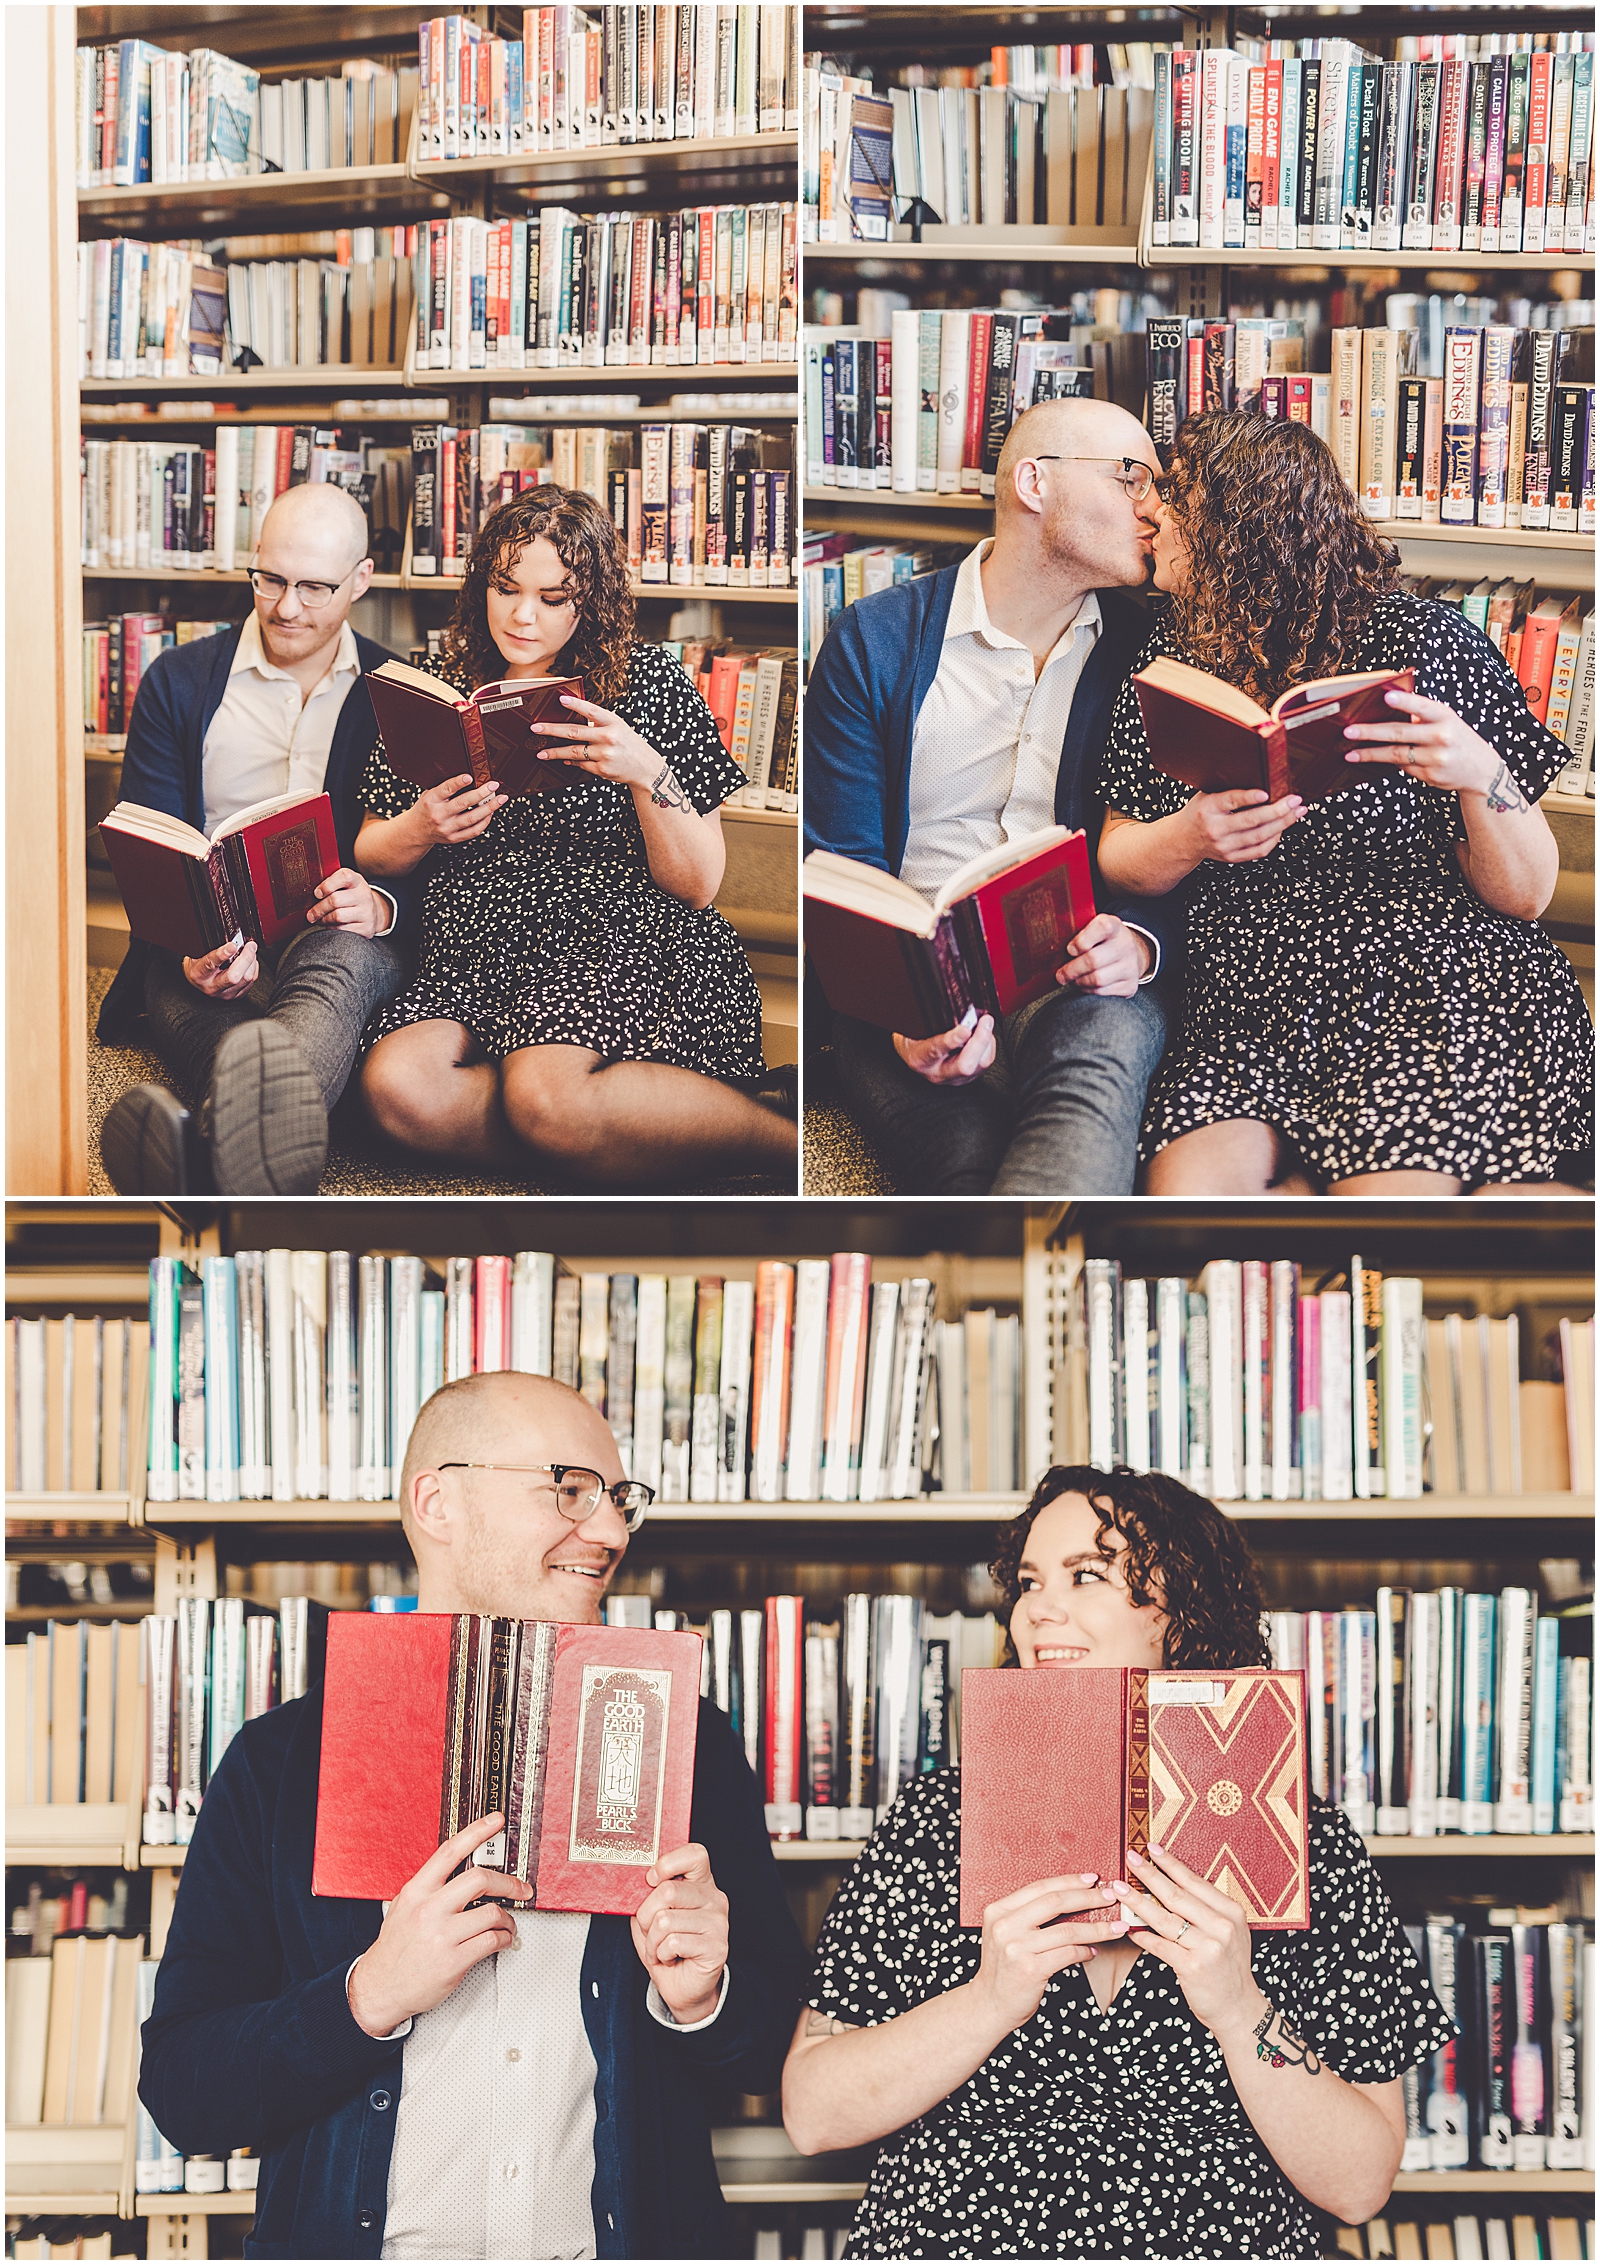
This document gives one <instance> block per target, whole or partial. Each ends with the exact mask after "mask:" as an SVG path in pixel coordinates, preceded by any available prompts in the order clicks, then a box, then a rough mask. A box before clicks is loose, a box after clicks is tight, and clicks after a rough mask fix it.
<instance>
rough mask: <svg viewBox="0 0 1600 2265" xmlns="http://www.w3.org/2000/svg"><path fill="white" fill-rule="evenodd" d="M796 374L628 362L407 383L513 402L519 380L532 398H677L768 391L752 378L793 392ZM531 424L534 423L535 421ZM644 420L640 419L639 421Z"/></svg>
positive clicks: (793, 365)
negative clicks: (666, 393)
mask: <svg viewBox="0 0 1600 2265" xmlns="http://www.w3.org/2000/svg"><path fill="white" fill-rule="evenodd" d="M799 375H800V365H799V363H798V362H797V361H792V362H684V363H681V364H680V363H668V362H629V363H619V364H615V365H613V366H612V367H611V368H609V369H599V370H595V369H565V370H528V369H523V370H505V369H499V370H418V371H417V372H416V373H415V375H414V376H413V378H412V380H411V383H412V385H413V386H414V387H415V389H416V391H417V392H419V393H438V392H441V391H447V390H448V389H449V388H450V387H451V386H459V385H492V386H494V387H496V388H497V390H498V391H500V392H501V393H504V394H506V395H507V396H508V397H509V398H515V395H516V392H517V390H518V389H517V386H516V384H515V383H514V382H513V381H515V380H516V379H519V378H520V379H521V380H522V381H523V383H522V387H521V390H522V392H524V393H529V394H532V395H533V396H534V397H535V398H537V397H538V396H539V395H540V394H542V393H547V392H549V391H550V390H551V389H552V388H557V387H561V386H573V387H576V388H578V389H579V390H581V391H583V392H585V393H603V392H604V391H605V389H606V388H607V386H616V387H617V389H618V390H619V391H620V392H629V391H631V390H632V389H633V387H635V386H637V385H642V384H645V383H648V384H650V385H665V386H670V387H671V388H672V390H673V391H674V392H676V393H708V392H709V393H760V392H764V391H765V390H767V389H766V388H765V387H763V386H761V385H759V384H757V385H752V384H751V382H750V381H751V379H752V378H758V379H759V378H767V377H770V378H773V379H775V380H776V381H777V383H778V385H779V386H783V385H788V386H789V387H790V388H794V387H797V386H798V384H799ZM796 413H798V412H796ZM660 414H661V412H660V411H659V410H658V411H656V412H655V415H656V417H657V419H659V417H660ZM530 421H532V422H537V420H536V419H534V420H530ZM644 421H645V420H644V417H643V415H642V414H641V418H640V422H641V423H643V422H644Z"/></svg>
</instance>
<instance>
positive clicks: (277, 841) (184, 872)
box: [100, 794, 340, 959]
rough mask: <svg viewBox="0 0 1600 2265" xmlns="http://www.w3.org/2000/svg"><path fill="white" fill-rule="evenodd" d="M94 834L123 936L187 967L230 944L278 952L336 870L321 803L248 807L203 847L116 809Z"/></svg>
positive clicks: (328, 812) (186, 830) (298, 797)
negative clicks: (242, 942) (126, 930)
mask: <svg viewBox="0 0 1600 2265" xmlns="http://www.w3.org/2000/svg"><path fill="white" fill-rule="evenodd" d="M100 834H101V839H102V840H103V841H104V843H105V845H106V856H107V857H108V858H109V860H110V863H111V871H112V874H113V875H114V877H115V879H116V884H117V887H118V889H119V890H120V891H121V894H122V901H123V904H124V906H125V907H126V908H127V914H128V925H129V927H130V928H131V929H132V931H133V933H134V934H135V935H136V936H137V937H139V938H140V939H141V941H142V942H144V943H147V944H159V945H161V946H162V947H163V948H164V949H165V950H167V951H169V952H181V953H184V954H186V955H187V956H188V957H190V958H193V959H198V958H199V957H200V956H201V955H202V954H203V953H205V952H211V951H215V950H216V948H217V946H218V945H219V944H226V943H227V942H228V941H229V940H230V939H231V938H232V937H234V936H237V935H242V936H244V937H245V938H246V939H247V940H252V941H254V942H255V943H257V944H281V943H282V941H283V939H284V938H285V937H286V936H292V935H294V934H295V933H296V931H297V930H298V929H300V928H301V927H303V926H304V924H305V916H306V908H307V906H308V905H309V904H310V902H311V899H312V895H313V893H314V891H315V889H316V886H317V883H318V882H319V881H322V880H325V879H326V877H327V876H328V874H330V873H335V872H337V871H338V869H339V862H340V860H339V843H338V839H337V837H336V835H335V833H334V830H333V805H332V803H331V802H330V801H329V800H328V797H327V796H326V795H325V794H313V795H304V794H281V795H277V796H275V797H274V798H273V799H272V800H271V801H269V802H255V803H252V804H251V805H250V807H249V809H248V810H239V811H236V812H235V813H234V815H233V816H232V817H231V818H226V819H224V820H223V821H222V823H221V824H220V825H219V826H218V827H217V828H216V829H215V831H214V832H213V834H212V835H211V836H210V837H209V839H208V837H207V836H206V835H204V834H203V833H201V832H200V831H199V829H198V827H195V826H188V825H185V824H184V822H183V820H182V819H181V818H173V817H171V816H169V815H168V813H167V812H166V811H165V810H149V809H146V808H145V806H144V805H143V804H142V803H138V802H119V803H118V804H117V806H116V808H115V809H114V810H113V811H112V812H111V813H110V815H109V816H108V817H106V818H103V819H102V820H101V821H100Z"/></svg>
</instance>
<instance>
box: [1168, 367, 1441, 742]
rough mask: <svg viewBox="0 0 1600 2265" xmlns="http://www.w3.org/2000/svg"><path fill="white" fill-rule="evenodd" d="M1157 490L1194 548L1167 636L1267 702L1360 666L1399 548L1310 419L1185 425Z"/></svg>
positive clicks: (1215, 414) (1239, 417)
mask: <svg viewBox="0 0 1600 2265" xmlns="http://www.w3.org/2000/svg"><path fill="white" fill-rule="evenodd" d="M1162 495H1163V501H1164V502H1165V504H1166V506H1167V508H1168V509H1169V510H1170V511H1171V513H1172V516H1173V518H1174V520H1175V521H1176V522H1177V527H1178V532H1179V533H1180V534H1181V535H1182V537H1183V540H1184V543H1185V545H1186V547H1187V549H1188V553H1189V577H1188V580H1189V586H1188V588H1187V590H1185V591H1183V592H1181V593H1180V594H1178V595H1175V596H1174V598H1173V600H1172V609H1171V613H1170V615H1169V620H1170V623H1171V627H1172V631H1173V634H1174V636H1175V638H1176V640H1177V642H1178V644H1179V645H1180V646H1181V647H1182V649H1183V651H1184V652H1185V653H1186V654H1187V655H1188V656H1189V658H1190V659H1191V660H1192V661H1193V662H1194V663H1195V665H1196V666H1197V667H1199V668H1204V669H1209V670H1210V672H1211V674H1212V675H1213V676H1220V677H1222V678H1223V679H1224V681H1225V682H1227V683H1229V684H1233V685H1237V686H1238V688H1239V690H1240V691H1241V692H1248V693H1249V694H1250V696H1251V698H1252V699H1255V700H1259V701H1261V702H1262V703H1264V704H1265V703H1269V702H1271V701H1273V700H1275V699H1276V698H1277V697H1278V695H1279V693H1280V692H1286V691H1287V690H1288V688H1289V686H1290V685H1291V684H1303V683H1306V682H1307V681H1308V680H1311V679H1314V678H1316V677H1320V676H1337V675H1338V674H1339V673H1340V672H1341V671H1342V670H1344V669H1348V668H1351V667H1354V665H1355V654H1356V646H1357V644H1358V642H1359V640H1360V637H1361V632H1362V629H1363V627H1364V626H1365V623H1366V620H1367V617H1368V615H1369V614H1370V613H1371V611H1372V609H1373V607H1374V605H1376V603H1377V602H1378V600H1379V599H1380V598H1382V597H1386V596H1388V595H1389V594H1390V593H1391V592H1393V591H1394V590H1396V589H1398V587H1399V571H1400V554H1399V552H1398V551H1397V550H1396V549H1395V547H1394V545H1393V544H1392V543H1389V542H1385V541H1384V540H1383V538H1382V537H1381V536H1379V535H1376V534H1374V533H1373V531H1372V528H1371V526H1370V525H1369V524H1368V522H1367V521H1366V519H1364V518H1363V517H1362V513H1361V507H1360V505H1359V504H1358V503H1357V501H1356V499H1355V497H1354V496H1353V495H1352V494H1351V492H1350V489H1349V486H1348V484H1347V483H1346V481H1345V478H1344V475H1343V474H1342V473H1341V472H1340V470H1339V467H1338V465H1337V463H1336V462H1335V461H1334V456H1333V451H1332V450H1331V449H1330V448H1329V447H1328V445H1327V443H1326V442H1325V441H1321V440H1318V438H1317V436H1316V434H1315V433H1314V432H1312V430H1311V428H1310V426H1309V425H1302V424H1291V423H1289V422H1288V421H1287V420H1286V419H1273V420H1269V419H1267V418H1265V417H1258V416H1254V415H1251V414H1249V413H1247V412H1246V411H1245V410H1242V409H1229V410H1225V411H1212V412H1209V413H1208V414H1206V415H1204V416H1199V417H1191V418H1189V419H1188V420H1187V421H1186V422H1185V423H1184V424H1182V425H1180V426H1179V428H1178V433H1177V437H1176V439H1175V441H1174V442H1173V448H1172V462H1171V466H1170V468H1169V470H1168V472H1167V475H1166V478H1165V480H1164V482H1163V484H1162Z"/></svg>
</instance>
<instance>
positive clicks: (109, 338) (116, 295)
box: [106, 236, 125, 377]
mask: <svg viewBox="0 0 1600 2265" xmlns="http://www.w3.org/2000/svg"><path fill="white" fill-rule="evenodd" d="M124 242H125V239H124V238H123V237H121V236H118V237H117V238H115V240H114V241H113V243H112V246H111V283H110V289H109V291H108V293H107V300H106V368H107V370H108V372H109V374H110V375H111V376H112V377H121V376H122V375H123V369H122V251H123V244H124Z"/></svg>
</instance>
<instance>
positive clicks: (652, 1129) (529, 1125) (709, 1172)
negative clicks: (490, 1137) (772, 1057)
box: [374, 1046, 798, 1187]
mask: <svg viewBox="0 0 1600 2265" xmlns="http://www.w3.org/2000/svg"><path fill="white" fill-rule="evenodd" d="M374 1051H376V1049H374ZM501 1081H502V1084H501V1091H502V1099H503V1104H504V1109H505V1115H506V1120H507V1122H508V1124H509V1125H510V1128H511V1130H512V1131H513V1132H514V1133H515V1134H516V1135H517V1137H518V1139H520V1140H522V1141H525V1142H526V1143H527V1145H528V1147H529V1148H531V1149H532V1150H533V1151H534V1153H535V1154H536V1155H537V1156H541V1157H544V1158H547V1159H548V1160H549V1161H550V1162H551V1163H553V1164H556V1165H559V1166H560V1168H561V1169H562V1170H563V1171H565V1172H569V1173H571V1174H572V1175H573V1176H574V1177H575V1178H578V1179H582V1180H585V1181H588V1182H590V1183H591V1184H592V1185H594V1186H596V1187H630V1186H638V1185H640V1184H643V1185H645V1186H655V1185H660V1184H662V1183H671V1182H674V1181H684V1180H694V1179H706V1178H711V1177H719V1176H721V1175H722V1174H725V1173H729V1172H767V1173H772V1174H774V1175H777V1174H782V1173H784V1172H792V1171H793V1170H794V1167H795V1159H796V1155H797V1152H798V1136H797V1133H796V1129H795V1127H794V1125H793V1124H791V1123H790V1122H789V1120H788V1119H787V1118H786V1117H780V1116H779V1115H777V1113H776V1112H775V1111H774V1110H771V1109H764V1108H763V1107H762V1106H761V1104H760V1103H759V1102H758V1101H752V1100H751V1099H750V1098H749V1096H748V1095H747V1094H743V1093H740V1092H738V1091H736V1089H735V1088H734V1087H733V1086H730V1085H722V1084H720V1083H719V1082H718V1080H717V1079H716V1078H711V1077H701V1076H700V1075H699V1074H698V1072H696V1071H694V1070H680V1069H675V1068H674V1067H673V1066H672V1065H671V1064H670V1063H667V1062H613V1063H612V1064H611V1065H610V1066H609V1067H607V1066H605V1064H604V1061H603V1057H602V1056H601V1055H599V1054H596V1053H592V1052H591V1051H590V1050H589V1048H588V1047H586V1046H524V1047H521V1048H519V1049H518V1051H517V1052H516V1053H514V1054H508V1055H507V1056H506V1059H505V1062H504V1064H503V1065H502V1069H501Z"/></svg>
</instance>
